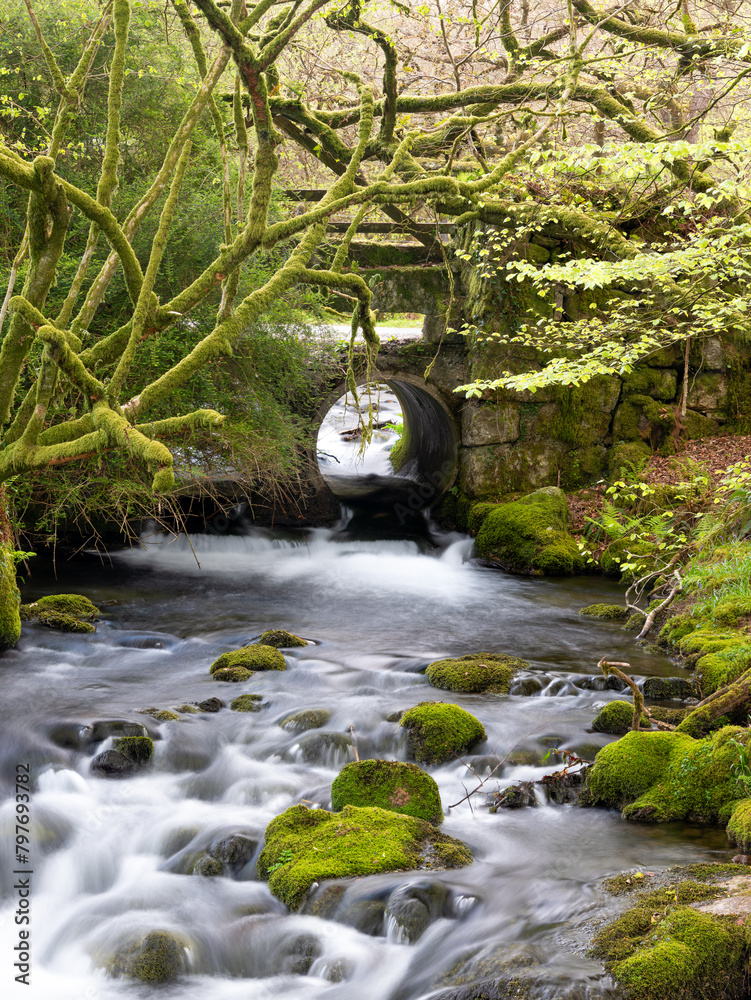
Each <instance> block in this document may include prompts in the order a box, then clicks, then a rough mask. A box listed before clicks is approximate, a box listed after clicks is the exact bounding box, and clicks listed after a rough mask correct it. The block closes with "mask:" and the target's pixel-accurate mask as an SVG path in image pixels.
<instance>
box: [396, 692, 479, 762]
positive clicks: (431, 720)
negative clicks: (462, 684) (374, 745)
mask: <svg viewBox="0 0 751 1000" xmlns="http://www.w3.org/2000/svg"><path fill="white" fill-rule="evenodd" d="M399 725H400V726H402V727H403V728H404V729H406V730H407V746H408V749H409V752H410V755H411V756H412V757H413V758H414V759H415V760H416V761H419V762H420V763H424V764H441V763H443V762H444V761H446V760H451V759H452V758H453V757H456V756H457V755H458V754H462V753H464V751H465V750H467V749H468V748H469V747H471V746H472V745H473V744H474V743H479V742H480V741H481V740H484V739H485V729H484V728H483V725H482V723H481V722H480V721H479V720H478V719H476V718H475V717H474V715H470V713H469V712H465V711H464V709H463V708H459V706H458V705H447V704H445V703H444V702H442V701H439V702H436V701H423V702H421V703H420V704H419V705H416V706H415V707H414V708H411V709H409V711H407V712H405V713H404V715H403V716H402V717H401V719H400V720H399Z"/></svg>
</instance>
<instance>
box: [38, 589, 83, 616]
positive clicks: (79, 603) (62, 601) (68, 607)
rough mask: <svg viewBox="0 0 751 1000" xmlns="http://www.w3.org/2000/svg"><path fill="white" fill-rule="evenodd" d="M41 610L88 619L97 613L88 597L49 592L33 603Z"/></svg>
mask: <svg viewBox="0 0 751 1000" xmlns="http://www.w3.org/2000/svg"><path fill="white" fill-rule="evenodd" d="M32 607H36V608H37V609H39V610H41V611H45V612H46V611H56V612H58V613H59V614H62V615H70V616H71V617H72V618H81V619H84V620H85V619H89V618H96V616H97V615H98V614H99V608H97V607H96V606H95V605H94V604H92V603H91V601H90V600H89V599H88V597H83V596H82V595H81V594H49V595H48V596H47V597H40V598H39V600H38V601H36V603H35V605H32Z"/></svg>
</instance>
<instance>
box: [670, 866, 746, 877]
mask: <svg viewBox="0 0 751 1000" xmlns="http://www.w3.org/2000/svg"><path fill="white" fill-rule="evenodd" d="M670 871H671V872H677V873H678V874H679V875H681V876H683V877H685V878H690V879H701V880H702V881H704V882H707V881H711V880H713V881H719V880H721V879H728V878H732V877H733V875H748V874H749V869H748V867H747V866H746V865H737V864H733V863H732V862H730V863H727V864H725V863H723V862H721V861H705V862H698V863H696V864H690V865H678V866H676V867H675V868H671V869H670Z"/></svg>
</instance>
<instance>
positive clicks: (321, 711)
mask: <svg viewBox="0 0 751 1000" xmlns="http://www.w3.org/2000/svg"><path fill="white" fill-rule="evenodd" d="M330 718H331V712H330V710H329V709H328V708H305V709H303V710H302V711H300V712H293V713H292V715H286V716H285V717H284V718H283V719H282V721H281V722H280V723H279V725H280V726H281V727H282V729H288V730H290V732H293V733H304V732H307V730H308V729H321V728H322V727H323V726H325V725H326V723H327V722H328V721H329V719H330Z"/></svg>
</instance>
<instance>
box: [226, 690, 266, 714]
mask: <svg viewBox="0 0 751 1000" xmlns="http://www.w3.org/2000/svg"><path fill="white" fill-rule="evenodd" d="M229 707H230V708H231V709H232V711H233V712H260V711H261V709H262V708H263V699H262V697H261V695H260V694H241V695H240V696H239V697H237V698H233V699H232V701H231V702H230V703H229Z"/></svg>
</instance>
